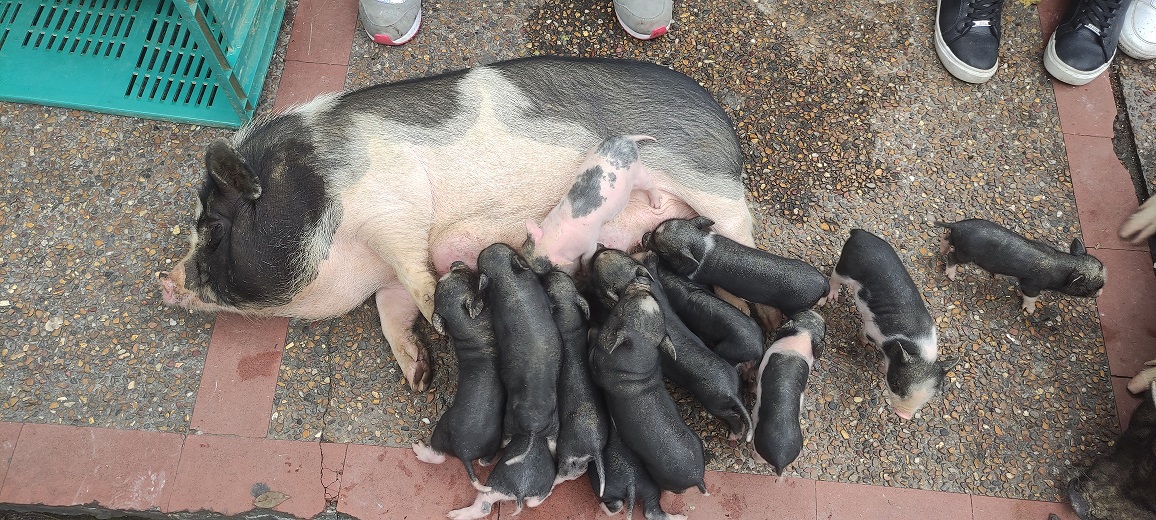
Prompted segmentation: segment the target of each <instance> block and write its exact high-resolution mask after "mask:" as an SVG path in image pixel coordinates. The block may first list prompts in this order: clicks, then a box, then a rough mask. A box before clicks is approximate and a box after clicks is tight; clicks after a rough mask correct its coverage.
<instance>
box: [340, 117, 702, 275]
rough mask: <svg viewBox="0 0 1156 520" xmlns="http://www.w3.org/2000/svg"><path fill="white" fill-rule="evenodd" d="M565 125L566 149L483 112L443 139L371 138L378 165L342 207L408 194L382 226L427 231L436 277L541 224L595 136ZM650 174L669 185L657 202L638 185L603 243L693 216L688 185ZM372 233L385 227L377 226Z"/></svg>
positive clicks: (622, 244) (635, 238)
mask: <svg viewBox="0 0 1156 520" xmlns="http://www.w3.org/2000/svg"><path fill="white" fill-rule="evenodd" d="M366 130H368V129H366ZM571 130H572V133H573V135H574V136H575V137H574V141H575V142H574V143H572V146H573V147H572V148H571V147H565V146H558V145H551V144H547V143H543V142H540V141H537V140H536V139H535V138H533V137H530V136H528V135H525V134H524V133H523V132H521V131H519V130H516V129H512V128H509V127H508V126H507V125H505V124H502V122H501V121H500V119H499V118H496V117H494V116H493V114H491V113H490V112H489V111H488V110H482V111H481V115H479V117H478V122H476V123H475V124H473V125H471V126H470V128H468V129H467V130H465V131H464V132H463V134H462V136H461V137H460V138H458V139H455V140H453V141H450V142H447V143H444V144H440V145H425V146H421V145H419V146H414V145H412V144H405V143H403V142H399V141H397V140H387V139H383V138H380V137H376V136H375V137H371V138H367V139H366V144H367V147H366V149H367V151H368V153H367V156H368V157H367V158H368V162H369V171H370V172H382V173H371V174H370V175H368V176H366V177H363V178H362V179H361V180H359V181H358V182H357V183H356V185H354V186H353V187H352V188H351V189H349V190H346V194H347V195H348V196H347V197H346V200H345V206H346V215H347V217H352V219H354V220H356V219H357V217H355V216H354V215H355V214H356V213H358V212H359V210H358V209H354V208H367V209H368V208H380V205H381V204H382V200H381V199H382V198H389V199H393V198H394V197H396V196H397V194H405V199H406V200H405V202H398V201H391V202H387V204H400V205H402V206H403V207H396V208H394V211H392V213H393V214H404V215H406V217H405V219H406V220H408V221H407V222H398V221H396V219H393V220H391V221H389V222H386V223H384V224H382V223H380V222H379V223H378V225H379V226H382V225H384V226H389V227H404V226H417V229H427V230H428V235H425V236H424V237H423V238H426V240H428V244H427V245H428V248H429V258H430V263H431V265H432V266H433V268H434V269H435V270H436V271H437V273H438V274H439V275H440V274H444V273H446V272H448V271H449V268H450V265H451V264H452V263H453V262H454V261H457V260H461V261H463V262H465V263H467V264H469V265H470V266H471V267H474V266H475V265H476V261H477V256H478V254H479V253H480V252H481V250H482V249H484V248H485V247H487V246H489V245H490V244H493V243H495V242H503V243H506V244H509V245H510V246H512V247H514V248H517V247H519V246H521V244H522V242H523V241H524V240H525V239H526V221H527V220H534V221H536V222H541V221H542V219H543V218H544V217H545V216H546V214H547V213H549V212H550V210H551V209H552V208H554V207H555V206H557V205H558V204H559V202H560V201H561V200H562V198H563V197H564V196H565V195H566V193H567V192H568V191H569V190H570V187H571V185H573V183H574V182H575V180H577V178H578V174H579V172H578V168H579V166H580V165H581V163H582V160H583V159H584V158H585V156H586V155H587V153H588V151H589V150H588V148H589V147H590V146H594V145H596V144H597V142H598V138H597V137H596V136H595V135H594V134H593V133H591V132H589V131H586V130H584V129H580V128H574V129H571ZM587 143H589V146H587ZM651 146H653V145H651ZM653 147H654V148H658V147H657V146H653ZM645 151H646V150H644V153H645ZM386 172H388V173H386ZM654 177H655V184H656V186H657V187H658V188H659V189H660V190H663V189H664V188H665V193H664V195H665V196H664V197H663V200H664V203H663V204H662V206H661V207H659V208H657V209H655V208H651V207H649V203H648V201H647V199H646V198H645V196H644V194H643V193H642V192H635V193H633V194H632V195H631V198H630V201H629V203H628V204H627V207H626V208H625V209H624V210H623V211H622V213H620V214H619V215H618V216H617V217H616V218H614V219H612V220H611V221H610V222H609V223H608V224H607V225H606V226H605V227H604V229H603V231H602V233H600V235H599V241H600V242H601V243H603V244H604V245H606V246H608V247H615V248H620V249H626V248H629V247H631V246H632V245H634V244H637V243H639V242H640V241H641V238H642V234H643V233H644V232H646V231H650V230H651V229H653V228H654V227H655V226H657V225H658V223H659V222H662V221H663V220H666V219H669V218H675V217H686V216H690V215H693V214H694V212H693V210H692V209H691V208H690V206H689V205H688V204H686V203H685V202H684V201H682V200H680V198H679V197H678V196H677V195H676V194H677V193H681V192H684V191H687V188H686V187H685V186H682V185H681V184H679V183H676V182H674V181H673V180H671V179H670V177H668V176H666V175H665V174H662V173H658V172H656V173H655V174H654ZM382 194H386V195H385V196H384V197H383V196H382ZM375 199H376V200H375ZM405 205H408V207H404V206H405ZM370 211H373V210H372V209H371V210H370ZM411 229H412V228H411ZM375 232H390V231H389V229H385V228H384V227H379V228H378V229H376V230H375Z"/></svg>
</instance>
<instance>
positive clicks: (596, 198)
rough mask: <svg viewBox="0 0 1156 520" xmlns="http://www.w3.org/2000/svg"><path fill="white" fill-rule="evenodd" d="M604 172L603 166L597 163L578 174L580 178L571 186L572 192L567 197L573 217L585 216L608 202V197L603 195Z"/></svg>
mask: <svg viewBox="0 0 1156 520" xmlns="http://www.w3.org/2000/svg"><path fill="white" fill-rule="evenodd" d="M603 174H604V172H603V170H602V167H601V166H597V165H596V166H594V167H593V168H590V169H588V170H586V171H584V172H582V174H581V175H579V176H578V180H576V181H574V185H573V186H570V192H569V193H567V194H566V198H567V199H569V200H570V216H571V217H573V218H582V217H585V216H586V215H589V214H591V213H593V212H594V211H595V210H597V209H598V208H600V207H602V203H603V202H606V197H603V196H602V176H603Z"/></svg>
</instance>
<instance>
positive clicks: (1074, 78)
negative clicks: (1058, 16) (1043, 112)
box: [1044, 0, 1129, 85]
mask: <svg viewBox="0 0 1156 520" xmlns="http://www.w3.org/2000/svg"><path fill="white" fill-rule="evenodd" d="M1128 3H1129V0H1074V1H1073V2H1072V5H1071V7H1069V8H1068V12H1067V14H1066V15H1065V16H1064V18H1063V21H1062V22H1060V26H1059V27H1056V31H1055V32H1054V33H1052V37H1051V38H1050V39H1048V47H1047V48H1046V49H1044V67H1045V68H1046V69H1048V72H1049V73H1051V75H1052V76H1053V77H1055V78H1056V79H1058V80H1060V81H1063V82H1064V83H1068V84H1070V85H1085V84H1087V83H1088V82H1090V81H1092V80H1094V79H1096V76H1099V75H1100V73H1102V72H1104V71H1105V70H1107V69H1108V65H1111V63H1112V58H1114V57H1116V44H1117V43H1118V42H1119V41H1120V29H1121V28H1122V27H1123V26H1124V23H1123V21H1124V11H1125V10H1127V8H1128Z"/></svg>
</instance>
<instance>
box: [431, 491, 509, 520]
mask: <svg viewBox="0 0 1156 520" xmlns="http://www.w3.org/2000/svg"><path fill="white" fill-rule="evenodd" d="M513 499H514V497H512V496H509V495H504V494H502V493H498V492H497V491H490V492H489V493H478V497H477V498H475V499H474V503H473V504H470V505H469V506H467V507H463V508H461V509H455V510H453V511H450V512H449V513H446V516H447V517H449V518H453V519H454V520H474V519H476V518H485V517H486V516H487V515H489V514H490V511H492V510H493V508H494V504H496V503H498V502H500V501H502V500H513Z"/></svg>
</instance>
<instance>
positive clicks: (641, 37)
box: [614, 12, 673, 40]
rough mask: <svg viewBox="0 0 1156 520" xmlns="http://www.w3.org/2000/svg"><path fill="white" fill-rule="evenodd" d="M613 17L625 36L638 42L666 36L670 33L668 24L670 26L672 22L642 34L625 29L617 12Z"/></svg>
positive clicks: (628, 28) (624, 24)
mask: <svg viewBox="0 0 1156 520" xmlns="http://www.w3.org/2000/svg"><path fill="white" fill-rule="evenodd" d="M614 17H615V18H617V19H618V25H620V26H622V30H624V31H626V33H627V34H629V35H631V36H633V37H635V38H638V39H639V40H652V39H654V38H658V37H659V36H662V35H664V34H666V33H667V32H669V31H670V24H671V22H673V20H672V21H671V22H667V23H666V25H663V26H661V27H659V28H657V29H655V30H653V31H651V33H650V34H643V33H640V32H636V31H634V30H632V29H631V28H630V27H627V26H626V22H623V21H622V17H621V16H618V13H617V12H615V13H614Z"/></svg>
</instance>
